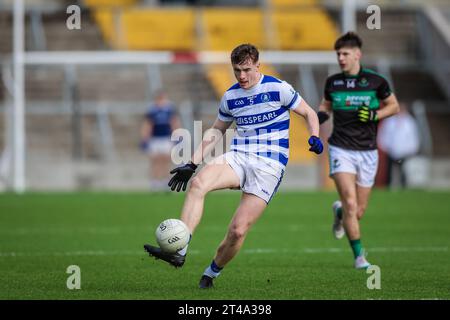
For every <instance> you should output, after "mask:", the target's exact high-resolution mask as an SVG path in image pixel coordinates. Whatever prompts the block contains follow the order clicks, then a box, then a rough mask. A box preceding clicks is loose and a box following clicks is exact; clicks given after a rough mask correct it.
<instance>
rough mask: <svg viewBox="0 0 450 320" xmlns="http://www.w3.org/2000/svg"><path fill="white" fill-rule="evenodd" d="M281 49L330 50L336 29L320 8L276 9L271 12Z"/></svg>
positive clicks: (335, 35)
mask: <svg viewBox="0 0 450 320" xmlns="http://www.w3.org/2000/svg"><path fill="white" fill-rule="evenodd" d="M272 25H273V26H274V28H275V30H276V35H277V37H278V44H279V46H280V49H281V50H332V45H333V43H334V41H335V39H336V37H337V36H338V34H337V30H336V28H335V26H334V24H333V22H332V21H331V19H330V18H329V17H328V15H326V13H325V12H324V11H323V10H321V9H306V10H295V11H292V10H290V11H286V10H276V11H274V12H273V13H272Z"/></svg>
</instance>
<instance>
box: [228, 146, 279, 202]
mask: <svg viewBox="0 0 450 320" xmlns="http://www.w3.org/2000/svg"><path fill="white" fill-rule="evenodd" d="M224 156H225V160H226V161H227V163H228V164H229V165H230V166H231V168H233V170H234V172H236V174H237V175H238V177H239V181H240V182H239V184H240V187H241V190H242V191H243V192H245V193H251V194H254V195H255V196H257V197H259V198H261V199H263V200H264V201H265V202H266V203H269V202H270V200H271V199H272V197H273V196H274V195H275V193H276V192H277V190H278V187H279V186H280V183H281V180H282V179H283V174H284V170H280V173H279V174H278V175H274V174H271V173H269V172H268V171H271V170H273V169H272V168H265V166H267V164H266V163H265V162H264V161H261V160H258V158H259V157H258V156H256V155H253V154H248V153H247V154H246V153H243V152H236V151H230V152H227V153H225V154H224Z"/></svg>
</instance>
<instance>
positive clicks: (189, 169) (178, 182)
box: [169, 162, 197, 192]
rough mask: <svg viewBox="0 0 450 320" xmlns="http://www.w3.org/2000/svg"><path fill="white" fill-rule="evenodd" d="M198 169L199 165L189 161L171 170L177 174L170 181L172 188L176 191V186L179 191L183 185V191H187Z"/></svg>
mask: <svg viewBox="0 0 450 320" xmlns="http://www.w3.org/2000/svg"><path fill="white" fill-rule="evenodd" d="M196 169H197V165H195V164H193V163H192V162H189V163H188V164H185V165H184V166H180V167H177V168H175V169H173V170H172V171H170V174H174V173H175V175H174V176H173V177H172V179H170V181H169V187H170V189H172V191H174V190H175V188H176V189H177V192H180V190H181V187H183V191H186V187H187V183H188V181H189V179H190V178H191V177H192V175H193V174H194V172H195V170H196Z"/></svg>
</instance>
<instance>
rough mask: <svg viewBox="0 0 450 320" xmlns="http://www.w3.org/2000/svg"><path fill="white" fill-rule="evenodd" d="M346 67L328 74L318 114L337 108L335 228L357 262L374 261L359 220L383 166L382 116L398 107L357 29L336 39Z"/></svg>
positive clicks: (332, 144) (332, 149)
mask: <svg viewBox="0 0 450 320" xmlns="http://www.w3.org/2000/svg"><path fill="white" fill-rule="evenodd" d="M334 47H335V50H336V53H337V59H338V63H339V66H340V68H341V70H342V72H341V73H338V74H335V75H332V76H330V77H328V79H327V81H326V83H325V90H324V99H323V100H322V103H321V105H320V107H319V112H318V117H319V121H320V123H321V124H322V123H323V122H325V121H326V120H327V119H328V118H329V114H330V113H331V112H332V113H333V132H332V134H331V136H330V138H329V139H328V145H329V148H328V150H329V158H330V159H329V160H330V161H329V163H330V176H331V177H332V178H333V180H334V182H335V185H336V189H337V191H338V193H339V197H340V200H338V201H336V202H335V203H334V204H333V215H334V223H333V227H332V229H333V233H334V236H335V237H336V238H337V239H341V238H343V237H344V235H345V234H346V235H347V238H348V239H349V241H350V246H351V248H352V251H353V255H354V258H355V260H354V266H355V268H357V269H364V268H367V267H369V266H370V264H369V262H368V261H367V260H366V258H365V252H364V250H363V247H362V244H361V234H360V227H359V220H361V218H362V216H363V215H364V212H365V210H366V207H367V204H368V201H369V196H370V192H371V190H372V186H373V184H374V181H375V175H376V172H377V168H378V151H377V143H376V140H377V127H378V121H379V120H381V119H384V118H387V117H389V116H391V115H393V114H395V113H397V112H398V111H399V106H398V102H397V99H396V97H395V95H394V93H392V91H391V89H390V87H389V84H388V82H387V81H386V79H385V78H384V77H383V76H381V75H379V74H378V73H376V72H374V71H372V70H370V69H366V68H363V67H362V66H361V64H360V59H361V55H362V53H361V47H362V41H361V39H360V38H359V36H358V35H357V34H355V33H353V32H348V33H346V34H345V35H343V36H341V37H340V38H339V39H337V40H336V43H335V46H334Z"/></svg>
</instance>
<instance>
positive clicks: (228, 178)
mask: <svg viewBox="0 0 450 320" xmlns="http://www.w3.org/2000/svg"><path fill="white" fill-rule="evenodd" d="M239 186H240V180H239V177H238V175H237V174H236V172H235V171H234V170H233V169H232V168H231V167H230V165H228V163H227V162H226V161H225V159H224V157H223V156H220V157H218V158H216V159H215V160H214V161H212V162H211V163H210V164H207V165H206V166H205V167H204V168H203V169H202V170H201V171H200V172H199V173H198V174H197V175H196V176H195V177H194V178H193V179H192V181H191V186H190V188H189V190H188V192H187V195H186V199H185V201H184V205H183V210H182V213H181V220H182V221H183V222H184V223H186V225H187V226H188V228H189V230H190V231H191V234H193V233H194V230H195V228H196V227H197V225H198V224H199V222H200V219H201V217H202V214H203V204H204V201H205V196H206V194H207V193H208V192H210V191H213V190H220V189H228V188H239Z"/></svg>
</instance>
